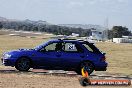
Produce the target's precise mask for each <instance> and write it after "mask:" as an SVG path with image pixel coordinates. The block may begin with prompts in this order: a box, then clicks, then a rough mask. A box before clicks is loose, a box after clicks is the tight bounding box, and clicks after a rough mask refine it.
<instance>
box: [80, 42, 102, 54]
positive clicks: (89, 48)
mask: <svg viewBox="0 0 132 88" xmlns="http://www.w3.org/2000/svg"><path fill="white" fill-rule="evenodd" d="M82 45H84V47H86V48H87V49H88V50H89V51H90V52H93V53H101V52H100V51H99V49H98V48H96V47H95V45H94V44H92V43H88V42H84V43H82Z"/></svg>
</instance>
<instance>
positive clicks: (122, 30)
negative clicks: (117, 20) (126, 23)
mask: <svg viewBox="0 0 132 88" xmlns="http://www.w3.org/2000/svg"><path fill="white" fill-rule="evenodd" d="M109 32H110V33H112V34H111V35H112V38H121V37H122V36H129V35H131V32H130V31H129V30H128V28H126V27H122V26H113V28H112V30H111V31H109ZM110 37H111V36H110Z"/></svg>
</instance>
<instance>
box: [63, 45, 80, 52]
mask: <svg viewBox="0 0 132 88" xmlns="http://www.w3.org/2000/svg"><path fill="white" fill-rule="evenodd" d="M64 51H65V52H82V49H80V47H79V46H78V45H77V44H75V43H65V45H64Z"/></svg>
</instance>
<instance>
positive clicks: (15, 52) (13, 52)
mask: <svg viewBox="0 0 132 88" xmlns="http://www.w3.org/2000/svg"><path fill="white" fill-rule="evenodd" d="M33 51H35V50H34V49H18V50H11V51H8V52H5V53H4V54H10V55H14V54H15V55H17V54H19V53H22V54H26V53H31V52H33Z"/></svg>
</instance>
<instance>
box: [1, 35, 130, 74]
mask: <svg viewBox="0 0 132 88" xmlns="http://www.w3.org/2000/svg"><path fill="white" fill-rule="evenodd" d="M43 37H44V35H43ZM46 40H48V39H42V38H39V37H36V38H27V37H19V36H9V35H0V56H1V55H2V53H3V52H5V51H9V50H13V49H19V48H33V47H35V46H36V45H38V44H40V43H42V42H45V41H46ZM95 45H96V46H97V47H98V48H99V49H100V50H101V51H103V52H105V53H106V58H107V59H106V60H107V61H108V63H109V66H108V70H107V72H109V73H113V74H114V73H121V74H126V75H132V44H115V43H96V44H95Z"/></svg>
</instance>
